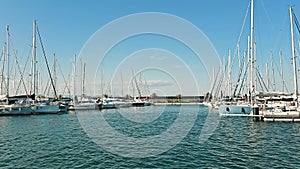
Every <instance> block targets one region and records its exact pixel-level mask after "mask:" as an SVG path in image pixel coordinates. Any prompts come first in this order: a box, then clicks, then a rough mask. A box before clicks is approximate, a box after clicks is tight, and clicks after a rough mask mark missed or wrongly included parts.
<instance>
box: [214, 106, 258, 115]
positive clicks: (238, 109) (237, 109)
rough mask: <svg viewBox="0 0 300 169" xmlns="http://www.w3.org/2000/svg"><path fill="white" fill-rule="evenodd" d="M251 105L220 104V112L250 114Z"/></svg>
mask: <svg viewBox="0 0 300 169" xmlns="http://www.w3.org/2000/svg"><path fill="white" fill-rule="evenodd" d="M251 110H252V109H251V107H250V106H249V105H220V107H219V113H220V114H221V115H222V114H249V113H250V112H251Z"/></svg>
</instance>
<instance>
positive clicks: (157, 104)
mask: <svg viewBox="0 0 300 169" xmlns="http://www.w3.org/2000/svg"><path fill="white" fill-rule="evenodd" d="M153 105H154V106H194V105H203V103H199V102H190V103H180V102H179V103H153Z"/></svg>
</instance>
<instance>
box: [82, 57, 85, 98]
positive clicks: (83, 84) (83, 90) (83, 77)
mask: <svg viewBox="0 0 300 169" xmlns="http://www.w3.org/2000/svg"><path fill="white" fill-rule="evenodd" d="M84 86H85V62H84V63H83V76H82V97H85V88H84Z"/></svg>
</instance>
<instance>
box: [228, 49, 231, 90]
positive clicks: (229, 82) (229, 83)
mask: <svg viewBox="0 0 300 169" xmlns="http://www.w3.org/2000/svg"><path fill="white" fill-rule="evenodd" d="M230 55H231V51H230V49H229V50H228V61H227V63H228V65H227V66H228V96H231V95H232V93H231V90H232V86H231V63H230V59H231V58H230Z"/></svg>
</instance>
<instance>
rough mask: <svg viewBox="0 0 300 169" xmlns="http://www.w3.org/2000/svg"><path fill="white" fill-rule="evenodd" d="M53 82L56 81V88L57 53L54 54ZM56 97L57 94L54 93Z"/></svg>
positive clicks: (55, 82)
mask: <svg viewBox="0 0 300 169" xmlns="http://www.w3.org/2000/svg"><path fill="white" fill-rule="evenodd" d="M53 81H54V86H56V84H57V76H56V56H55V53H54V54H53ZM54 95H55V93H54Z"/></svg>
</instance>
